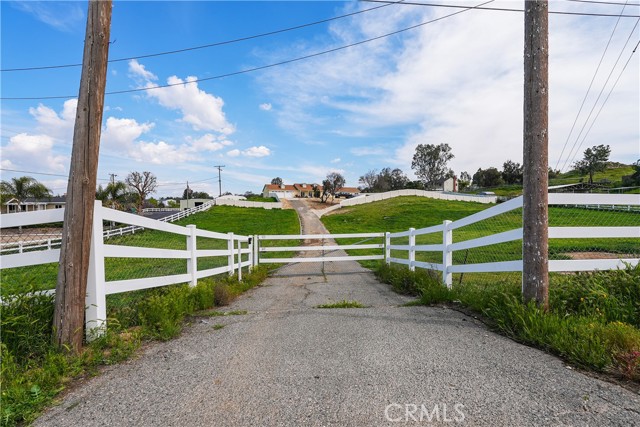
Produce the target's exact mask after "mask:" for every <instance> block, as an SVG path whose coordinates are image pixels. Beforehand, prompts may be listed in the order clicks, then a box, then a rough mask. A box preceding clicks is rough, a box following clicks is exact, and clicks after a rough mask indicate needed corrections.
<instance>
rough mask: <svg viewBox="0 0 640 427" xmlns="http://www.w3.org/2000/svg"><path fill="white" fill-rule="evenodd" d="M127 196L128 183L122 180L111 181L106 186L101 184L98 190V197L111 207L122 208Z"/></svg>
mask: <svg viewBox="0 0 640 427" xmlns="http://www.w3.org/2000/svg"><path fill="white" fill-rule="evenodd" d="M126 197H127V184H125V183H124V182H122V181H116V182H110V183H109V184H107V186H106V187H105V188H102V186H101V185H100V186H98V190H97V191H96V199H98V200H101V201H102V204H103V205H104V206H106V207H108V208H111V209H122V206H123V205H124V203H125V202H126Z"/></svg>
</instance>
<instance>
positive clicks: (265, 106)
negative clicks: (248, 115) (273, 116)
mask: <svg viewBox="0 0 640 427" xmlns="http://www.w3.org/2000/svg"><path fill="white" fill-rule="evenodd" d="M271 108H272V106H271V104H269V103H264V104H260V109H261V110H262V111H271Z"/></svg>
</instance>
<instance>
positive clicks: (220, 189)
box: [214, 165, 226, 197]
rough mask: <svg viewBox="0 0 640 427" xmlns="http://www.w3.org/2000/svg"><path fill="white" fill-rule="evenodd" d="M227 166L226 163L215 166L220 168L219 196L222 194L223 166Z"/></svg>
mask: <svg viewBox="0 0 640 427" xmlns="http://www.w3.org/2000/svg"><path fill="white" fill-rule="evenodd" d="M224 167H226V166H225V165H217V166H214V168H218V191H219V196H218V197H220V196H222V175H221V174H222V168H224Z"/></svg>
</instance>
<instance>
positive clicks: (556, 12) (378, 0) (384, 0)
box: [361, 0, 640, 18]
mask: <svg viewBox="0 0 640 427" xmlns="http://www.w3.org/2000/svg"><path fill="white" fill-rule="evenodd" d="M361 1H365V2H367V3H389V2H390V1H391V0H361ZM401 4H403V5H409V6H429V7H448V8H454V9H461V8H465V7H468V6H462V5H459V4H442V3H424V2H411V1H403V2H402V3H401ZM475 9H478V10H492V11H500V12H519V13H522V12H524V9H513V8H508V7H475ZM549 14H550V15H574V16H600V17H610V18H615V17H618V16H619V15H618V14H610V13H595V12H569V11H562V10H550V11H549ZM622 17H623V18H640V15H622Z"/></svg>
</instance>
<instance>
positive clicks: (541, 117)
mask: <svg viewBox="0 0 640 427" xmlns="http://www.w3.org/2000/svg"><path fill="white" fill-rule="evenodd" d="M524 33H525V36H524V44H525V45H524V156H523V163H524V177H523V206H522V222H523V224H522V229H523V233H522V261H523V263H522V264H523V266H522V295H523V298H524V300H525V301H532V300H533V301H536V303H537V304H538V305H539V306H541V307H543V308H545V309H547V308H548V294H549V267H548V258H549V255H548V248H549V244H548V222H549V217H548V207H547V206H548V196H547V193H548V176H549V175H548V163H549V160H548V155H549V150H548V141H549V133H548V110H549V85H548V80H549V66H548V59H549V35H548V34H549V23H548V4H547V2H546V1H541V0H528V1H525V13H524Z"/></svg>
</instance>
